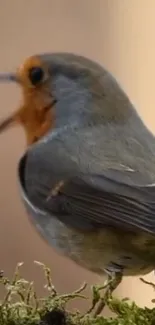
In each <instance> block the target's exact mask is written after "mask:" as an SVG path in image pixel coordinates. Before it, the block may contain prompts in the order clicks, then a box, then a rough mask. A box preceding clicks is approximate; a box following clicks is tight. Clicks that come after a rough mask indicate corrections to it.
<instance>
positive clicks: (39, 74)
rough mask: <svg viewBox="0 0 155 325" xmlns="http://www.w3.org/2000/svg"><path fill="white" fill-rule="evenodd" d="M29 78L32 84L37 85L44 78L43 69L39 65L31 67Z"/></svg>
mask: <svg viewBox="0 0 155 325" xmlns="http://www.w3.org/2000/svg"><path fill="white" fill-rule="evenodd" d="M29 79H30V81H31V84H32V85H33V86H37V85H38V84H40V83H41V82H42V81H43V79H44V71H43V69H42V68H41V67H33V68H31V69H30V70H29Z"/></svg>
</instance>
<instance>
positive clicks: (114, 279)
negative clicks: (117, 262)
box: [93, 272, 123, 317]
mask: <svg viewBox="0 0 155 325" xmlns="http://www.w3.org/2000/svg"><path fill="white" fill-rule="evenodd" d="M122 277H123V274H122V272H115V273H114V274H108V283H109V284H108V285H107V288H106V291H105V294H104V296H103V297H102V298H101V299H100V301H99V304H98V306H97V308H96V310H95V311H94V315H93V316H94V317H96V316H98V315H99V314H100V313H101V312H102V311H103V309H104V307H105V305H106V302H107V300H108V298H109V297H111V295H112V293H113V291H114V290H115V289H116V288H117V287H118V286H119V284H120V283H121V281H122Z"/></svg>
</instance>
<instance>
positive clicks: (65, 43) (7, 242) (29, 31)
mask: <svg viewBox="0 0 155 325" xmlns="http://www.w3.org/2000/svg"><path fill="white" fill-rule="evenodd" d="M154 17H155V1H154V0H136V1H135V0H130V1H129V0H96V1H95V0H78V1H77V0H31V1H24V0H23V1H21V0H14V1H10V0H0V45H1V48H0V70H1V71H9V70H13V69H15V68H16V67H17V65H18V64H20V63H22V61H23V59H24V58H25V57H26V56H29V55H31V54H34V53H37V52H45V51H73V52H76V53H80V54H83V55H86V56H88V57H90V58H92V59H95V60H97V61H99V62H101V63H103V64H104V65H105V66H106V67H107V68H108V69H109V70H110V71H111V72H113V73H114V75H115V76H116V77H117V79H118V80H119V81H120V83H121V84H122V86H123V87H124V89H125V90H126V92H127V93H128V95H129V96H130V98H131V100H132V101H133V102H134V103H135V105H136V107H137V109H138V110H139V112H140V113H141V115H142V116H143V118H144V119H145V121H146V123H147V124H148V125H149V126H150V128H151V129H152V131H154V130H155V121H154V118H155V110H154V107H155V96H154V93H155V91H154V87H155V46H154V44H155V19H154ZM19 98H20V93H19V90H18V89H17V88H16V86H15V85H6V84H5V85H0V118H3V117H5V116H6V115H7V114H8V113H9V112H11V110H13V109H14V108H15V107H16V106H17V105H18V102H19ZM24 146H25V139H24V134H23V132H22V130H21V129H14V130H10V131H8V132H7V133H6V134H3V135H2V136H1V137H0V156H1V159H0V184H1V185H0V186H1V188H0V209H1V213H0V222H1V226H0V263H1V264H0V268H3V269H4V270H5V271H6V273H7V274H8V275H11V274H12V272H13V270H14V268H15V265H16V263H17V262H18V261H24V262H25V266H24V268H23V275H24V276H26V277H27V278H28V279H30V280H32V279H35V280H36V286H37V289H38V292H39V293H40V294H41V293H42V292H43V282H42V273H41V271H40V270H39V268H37V267H36V266H34V265H33V260H40V261H43V262H45V263H46V264H48V265H49V266H50V267H51V269H52V276H53V281H54V283H55V285H56V287H57V289H58V290H59V291H60V292H64V291H70V290H74V289H76V288H77V287H78V286H80V285H81V283H83V281H84V280H86V281H87V282H88V283H91V284H92V283H96V282H97V281H99V282H102V280H103V279H101V278H99V277H97V276H95V275H93V274H91V273H89V272H86V271H84V270H83V269H81V268H79V267H77V266H76V265H75V264H73V263H72V262H70V261H68V260H66V259H65V258H63V257H61V256H58V255H57V254H56V253H55V252H54V251H53V250H52V248H50V247H48V245H47V244H46V243H45V242H43V241H42V239H41V238H40V237H39V235H38V234H37V233H36V232H35V230H34V229H33V227H32V225H31V224H30V222H29V220H28V218H27V215H26V213H25V210H24V207H23V206H22V203H21V201H20V196H19V192H18V186H17V180H16V166H17V162H18V159H19V157H20V155H21V154H22V152H23V150H24ZM147 278H149V279H150V278H151V279H153V278H154V276H151V275H150V276H148V277H147ZM117 294H118V295H120V296H130V297H131V298H132V299H136V301H137V302H138V303H139V304H141V305H144V304H147V305H148V304H149V302H150V300H151V298H153V291H152V289H151V288H147V287H146V286H145V285H144V284H142V283H141V282H140V280H139V279H135V278H126V279H125V280H124V282H123V284H122V285H121V286H120V288H119V290H117ZM0 295H2V292H0ZM73 306H74V307H79V308H81V309H84V308H85V307H86V303H80V302H78V303H74V304H73Z"/></svg>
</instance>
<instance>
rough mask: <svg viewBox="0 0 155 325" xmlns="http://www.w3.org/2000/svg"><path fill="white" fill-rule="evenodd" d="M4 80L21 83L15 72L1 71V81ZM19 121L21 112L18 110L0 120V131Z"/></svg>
mask: <svg viewBox="0 0 155 325" xmlns="http://www.w3.org/2000/svg"><path fill="white" fill-rule="evenodd" d="M1 82H2V83H3V82H16V83H19V80H18V78H17V75H16V74H15V73H0V83H1ZM17 123H19V113H18V111H16V112H15V113H13V114H11V115H10V116H8V117H7V118H5V119H4V120H2V121H0V133H2V132H3V131H5V130H7V129H8V128H10V127H12V126H14V125H16V124H17Z"/></svg>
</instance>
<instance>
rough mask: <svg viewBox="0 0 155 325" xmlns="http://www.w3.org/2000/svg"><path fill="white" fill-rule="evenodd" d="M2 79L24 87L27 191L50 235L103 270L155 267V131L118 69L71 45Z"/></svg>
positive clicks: (36, 219)
mask: <svg viewBox="0 0 155 325" xmlns="http://www.w3.org/2000/svg"><path fill="white" fill-rule="evenodd" d="M0 81H1V82H4V81H5V82H7V81H11V82H16V83H17V84H18V85H19V86H20V87H21V90H22V95H23V96H22V98H23V102H22V103H21V105H20V107H19V109H18V110H17V111H15V113H13V114H12V115H11V116H9V117H8V118H6V119H5V120H3V121H2V122H1V124H0V132H2V131H4V130H6V129H7V128H8V127H10V126H13V125H18V124H19V125H22V126H23V128H24V130H25V134H26V139H27V148H26V149H25V152H24V155H23V156H22V157H21V159H20V161H19V164H18V180H19V185H20V190H21V193H22V199H23V202H24V204H25V207H26V210H27V211H28V214H29V215H30V216H31V220H32V221H33V223H34V224H35V226H36V228H37V229H38V231H39V232H40V233H41V235H42V236H43V238H44V239H45V240H46V241H47V242H48V243H49V244H50V245H52V246H53V247H54V248H55V249H56V250H58V251H60V252H61V253H62V254H64V255H65V256H67V257H69V258H70V259H72V260H73V261H75V262H76V263H78V264H79V265H81V266H83V267H84V268H86V269H89V270H91V271H93V272H95V273H98V274H103V273H104V272H109V273H110V272H115V273H117V272H118V273H119V274H123V275H144V274H146V273H149V272H150V271H152V270H154V268H155V139H154V136H153V134H152V133H151V132H150V131H149V130H148V128H147V127H146V126H145V124H144V123H143V121H142V119H141V118H140V116H139V115H138V113H137V111H136V110H135V108H134V106H133V104H132V103H131V102H130V100H129V98H128V97H127V95H126V94H125V92H124V91H123V90H122V88H121V87H120V85H119V83H118V82H117V81H116V79H115V78H114V77H113V76H112V75H111V73H110V72H108V71H107V70H106V69H104V68H103V67H102V66H101V65H99V64H98V63H96V62H93V61H91V60H89V59H87V58H85V57H83V56H78V55H75V54H72V53H51V54H50V53H49V54H46V53H45V54H38V55H34V56H32V57H29V58H27V59H26V60H25V62H24V63H23V65H22V66H20V67H19V68H18V69H17V71H16V72H15V73H12V74H11V73H10V74H1V75H0Z"/></svg>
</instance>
